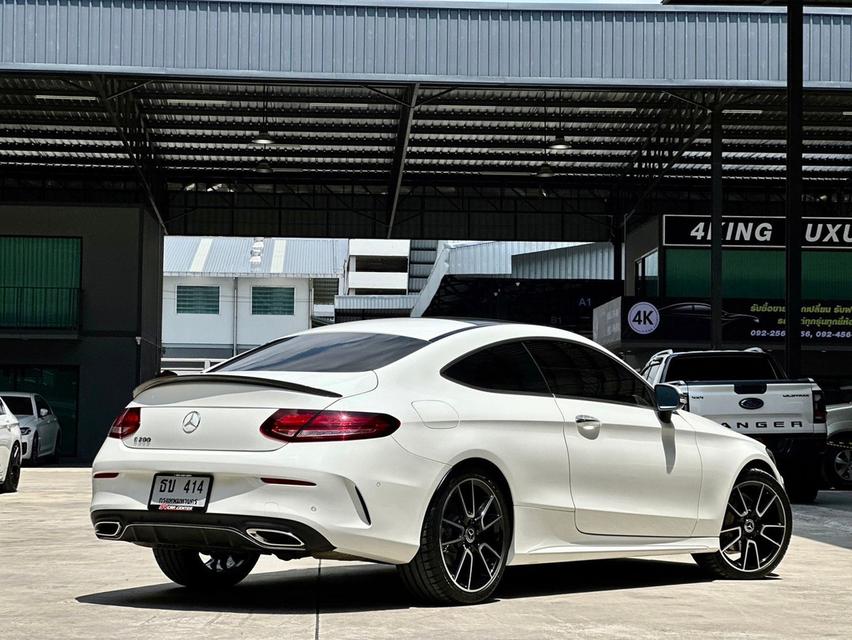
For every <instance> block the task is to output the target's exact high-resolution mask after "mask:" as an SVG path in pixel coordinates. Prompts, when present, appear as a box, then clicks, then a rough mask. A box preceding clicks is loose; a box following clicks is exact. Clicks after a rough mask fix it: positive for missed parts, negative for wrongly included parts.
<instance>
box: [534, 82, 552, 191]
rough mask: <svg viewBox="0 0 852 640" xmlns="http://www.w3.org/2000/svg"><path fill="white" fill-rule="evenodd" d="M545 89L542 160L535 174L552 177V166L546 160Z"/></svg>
mask: <svg viewBox="0 0 852 640" xmlns="http://www.w3.org/2000/svg"><path fill="white" fill-rule="evenodd" d="M547 122H548V120H547V91H545V92H544V134H543V135H542V143H543V145H542V146H543V148H544V162H542V163H541V166H540V167H539V168H538V171H537V172H536V174H535V175H536V176H537V177H539V178H552V177H553V175H554V172H553V167H551V166H550V165H549V164H548V162H547V149H548V144H547Z"/></svg>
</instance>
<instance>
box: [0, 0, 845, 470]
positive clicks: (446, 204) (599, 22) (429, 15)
mask: <svg viewBox="0 0 852 640" xmlns="http://www.w3.org/2000/svg"><path fill="white" fill-rule="evenodd" d="M803 35H804V38H805V42H806V48H805V50H806V63H805V65H804V74H805V75H804V86H805V102H804V140H803V144H804V147H803V157H804V164H803V167H802V169H803V176H804V194H805V199H806V215H807V216H809V217H813V218H815V219H819V220H822V224H823V225H826V224H830V225H834V224H837V223H838V221H837V220H835V219H838V218H843V217H846V216H849V206H850V186H852V185H850V181H849V175H850V170H851V169H852V116H850V114H852V11H850V10H849V9H844V8H834V7H819V8H813V9H809V10H807V11H806V13H805V21H804V30H803ZM785 44H786V14H785V11H784V9H783V8H778V7H763V6H760V7H757V6H752V7H737V6H727V7H719V6H703V7H693V6H681V5H664V6H650V5H645V6H635V7H629V8H625V7H622V6H618V5H613V6H607V5H601V6H599V7H595V6H590V5H571V4H559V3H557V2H554V3H535V4H528V3H519V4H517V5H514V4H512V3H505V2H503V3H493V4H492V3H488V2H477V3H465V2H452V1H444V0H437V1H430V2H426V1H425V0H346V1H344V2H338V3H335V4H334V5H330V4H323V3H321V2H313V1H305V2H266V1H264V0H244V1H234V2H207V3H169V2H145V1H143V0H121V1H119V0H99V1H98V2H97V3H95V4H92V3H91V2H88V1H87V0H0V70H2V77H1V78H0V107H2V109H0V165H2V171H0V203H2V204H0V236H2V237H3V238H4V239H6V240H4V242H5V244H0V261H3V262H2V263H3V264H4V265H5V264H14V265H16V266H15V267H14V269H15V271H14V272H9V271H7V270H6V268H4V269H3V270H2V272H3V273H2V277H3V278H4V280H3V285H2V286H3V287H6V288H8V289H9V291H6V292H4V293H3V298H2V300H3V305H4V307H3V313H2V315H1V316H0V325H2V326H0V331H1V332H2V336H0V370H2V371H3V372H5V373H3V376H5V378H4V380H7V381H8V382H6V384H7V385H17V386H20V387H29V388H39V389H44V388H47V387H48V386H49V385H51V384H53V385H54V387H55V388H57V389H58V388H59V387H64V388H65V391H62V392H61V397H62V398H68V399H69V400H68V402H69V403H70V404H69V406H70V407H72V409H69V412H68V415H72V414H73V415H74V416H76V438H75V439H74V444H73V445H71V444H67V445H66V453H67V454H68V455H69V456H74V457H78V458H80V459H83V460H85V459H90V458H91V457H92V456H93V455H94V453H95V451H96V450H97V446H98V444H99V442H100V441H101V440H102V438H103V437H104V434H105V432H106V429H107V428H108V426H109V423H110V421H111V420H112V417H113V416H114V415H115V414H116V412H117V411H118V410H119V409H120V408H121V407H122V406H123V405H124V404H125V403H126V401H127V400H128V399H129V397H130V392H131V389H132V388H133V386H134V385H135V384H136V382H138V381H139V380H142V379H145V378H147V377H150V376H151V375H153V374H154V373H155V372H156V371H157V370H158V369H159V365H160V363H159V357H160V354H161V350H162V348H163V341H162V336H161V327H160V317H161V305H162V292H161V285H162V279H161V275H160V274H161V267H162V242H163V240H162V239H163V236H165V235H196V236H232V237H248V238H255V237H276V238H277V237H301V238H366V239H370V238H390V239H395V240H411V241H415V240H416V241H424V242H434V241H435V240H436V239H441V238H444V239H446V238H452V239H456V240H509V241H542V242H570V243H575V242H590V243H607V244H609V245H610V246H611V247H612V253H611V255H612V273H613V274H614V276H615V279H616V281H618V282H619V284H618V286H621V283H620V280H621V275H622V274H623V275H624V281H625V286H624V288H621V289H620V291H623V292H624V293H625V294H628V295H632V294H635V293H636V284H637V276H636V273H637V270H639V272H640V275H639V279H638V284H639V286H640V287H644V288H645V289H644V291H649V290H650V291H652V292H653V287H654V286H656V287H658V288H657V291H656V294H655V295H656V296H663V297H670V296H677V295H681V293H682V292H683V291H684V286H686V287H687V291H688V293H689V295H690V297H693V296H698V297H703V296H699V293H700V292H703V291H705V290H706V289H705V284H704V282H705V280H704V278H705V275H704V274H705V273H706V271H703V270H702V269H703V267H702V266H701V265H702V264H704V262H703V261H704V258H703V257H697V256H698V253H694V254H689V253H684V252H689V251H695V252H699V251H705V252H706V248H705V247H703V246H694V245H691V246H671V245H669V244H668V238H669V237H668V235H667V236H666V238H665V239H664V238H663V236H662V231H661V225H662V224H663V222H662V216H666V215H669V216H707V215H709V213H710V212H711V210H712V209H713V207H714V203H715V205H716V206H717V207H718V206H721V207H722V208H723V210H724V212H725V214H726V215H728V216H734V217H737V216H761V217H771V216H776V215H783V210H784V207H783V205H784V200H785V178H786V169H785V162H786V135H787V134H786V106H787V102H786V93H785V91H786V67H785V56H786V51H785ZM714 160H715V161H716V162H715V165H716V166H717V167H721V181H720V182H717V181H713V180H712V177H713V174H714V172H713V170H712V167H713V165H714V162H713V161H714ZM720 184H721V186H722V187H723V188H722V189H714V188H713V187H714V186H716V187H718V186H719V185H720ZM714 193H715V196H714ZM826 218H828V219H830V220H829V221H826V220H825V219H826ZM678 220H679V219H677V218H675V219H673V220H672V221H670V224H675V225H677V224H678ZM734 222H735V223H739V222H745V223H747V222H749V221H748V220H742V219H737V220H735V221H734ZM678 228H679V229H681V227H678ZM693 228H694V227H693ZM693 228H689V229H687V232H686V235H687V236H690V232H691V231H692V230H693ZM825 228H826V227H825V226H823V230H825ZM833 228H834V227H832V229H833ZM839 237H840V238H845V236H843V234H842V232H841V233H840V235H839ZM63 239H66V240H67V241H68V242H67V243H65V244H62V242H61V241H63ZM43 240H44V241H47V240H49V241H50V242H53V243H56V244H54V245H53V246H52V247H51V249H50V250H49V251H43V250H42V249H39V248H38V247H37V245H38V243H39V242H42V241H43ZM696 240H697V239H696ZM826 241H828V242H831V238H825V237H823V238H822V240H821V242H826ZM689 242H692V241H691V240H690V241H689ZM28 243H33V244H30V246H29V247H27V246H25V245H27V244H28ZM60 244H62V246H61V247H60V246H59V245H60ZM678 244H685V243H682V242H680V243H678ZM847 244H848V242H846V241H845V240H844V242H843V243H842V246H832V247H831V248H830V249H829V248H825V246H824V245H823V246H821V247H814V248H813V249H811V248H808V249H807V250H806V251H814V252H816V253H815V257H813V258H806V264H807V265H808V267H807V268H808V272H809V274H810V275H808V276H807V277H808V278H812V279H815V284H813V285H808V287H806V293H805V296H804V297H805V298H808V303H809V305H811V306H813V305H817V306H816V307H815V308H819V305H825V306H827V302H825V301H823V300H822V299H821V298H822V297H823V293H824V292H830V293H831V294H832V296H833V297H832V298H831V303H832V305H838V306H839V307H842V306H843V304H844V302H848V301H850V300H852V292H849V291H848V290H847V289H846V288H844V287H845V285H844V284H843V283H836V282H835V281H833V280H831V278H833V274H835V273H836V272H838V271H839V270H840V269H842V268H845V267H844V260H845V258H843V257H838V256H837V255H834V254H835V253H837V254H841V253H842V252H845V251H846V250H847V246H846V245H847ZM75 246H76V247H78V248H79V253H74V251H77V249H74V247H75ZM655 248H656V249H655ZM752 249H754V248H753V247H752V248H746V247H738V248H734V247H728V248H727V249H726V252H727V253H726V258H725V260H726V263H728V262H729V263H730V265H732V266H730V267H727V269H729V270H730V269H734V271H736V270H737V269H738V268H737V267H736V265H737V264H746V265H747V266H748V267H749V268H751V267H752V266H754V267H755V268H756V269H757V271H756V272H755V274H754V275H753V277H752V276H749V277H751V282H755V281H759V282H760V283H761V286H762V287H764V288H763V289H761V293H760V294H759V296H758V297H759V299H758V300H757V301H756V302H755V304H758V305H763V304H766V305H767V306H769V307H772V306H777V305H776V301H775V295H776V293H775V291H776V289H773V287H776V284H775V281H773V280H772V278H771V277H769V276H768V275H767V274H768V273H769V272H773V269H775V267H774V266H773V264H777V263H774V262H773V260H776V258H773V257H771V252H772V251H775V250H776V249H774V248H767V249H765V251H766V253H764V254H761V255H762V256H763V257H762V258H761V260H762V261H764V264H760V265H757V263H755V262H754V260H752V259H751V257H749V255H748V254H745V253H736V255H735V254H734V252H735V251H736V252H739V251H751V250H752ZM655 250H656V251H657V253H656V256H655V255H654V251H655ZM829 251H830V252H831V255H829V253H828V252H829ZM413 252H414V247H413V246H412V247H410V254H409V270H410V271H409V285H408V287H407V292H406V293H399V292H397V293H393V294H377V297H380V296H381V295H388V296H392V297H393V298H394V299H388V300H387V301H386V305H387V306H388V307H389V308H390V307H393V306H394V305H399V304H400V301H399V300H398V298H399V296H416V295H418V293H410V292H411V291H416V292H419V291H420V290H421V289H422V288H423V287H424V286H425V283H424V282H423V279H425V278H427V277H428V274H424V273H423V271H425V267H423V265H421V267H420V269H421V270H420V271H418V273H417V274H416V275H415V273H414V271H413V268H414V264H413V261H412V260H411V255H413ZM55 255H65V256H66V258H64V259H66V260H67V263H66V264H64V266H62V267H61V268H60V267H58V266H56V265H53V266H52V264H51V261H53V260H54V257H53V256H55ZM843 255H845V254H843ZM69 256H70V257H69ZM689 256H695V257H696V258H695V259H694V260H691V259H690V257H689ZM820 256H823V257H820ZM7 261H10V262H7ZM737 261H743V262H742V263H738V262H737ZM75 266H78V267H79V268H77V269H74V267H75ZM758 266H759V269H758ZM655 270H656V276H655ZM740 270H741V269H740ZM430 271H431V270H430ZM758 271H759V273H758ZM9 273H12V275H7V274H9ZM41 273H44V274H50V273H53V274H54V275H55V276H56V277H54V276H53V275H51V276H50V277H48V276H47V275H45V276H44V277H43V278H41V277H39V278H36V277H30V275H31V274H41ZM60 273H61V274H62V275H61V277H60V275H59V274H60ZM75 273H77V274H79V278H78V279H75V276H74V274H75ZM28 274H30V275H28ZM739 275H741V274H739ZM739 275H738V277H739ZM655 277H656V278H657V280H656V281H655V280H654V278H655ZM684 277H685V278H686V279H687V280H686V283H685V285H684V281H683V278H684ZM826 278H828V279H826ZM692 279H695V282H694V283H693V281H692ZM414 280H417V282H416V283H413V282H412V281H414ZM744 282H745V281H744ZM412 284H414V286H412ZM693 285H694V286H693ZM725 286H726V287H727V288H728V292H729V293H728V295H729V296H734V295H740V294H739V293H737V287H738V286H740V285H739V284H737V283H736V282H734V281H732V280H731V279H730V277H729V278H728V284H726V285H725ZM743 286H745V285H743ZM749 286H750V285H749ZM55 288H58V289H62V290H65V293H56V294H48V293H47V292H46V290H51V289H55ZM649 288H650V289H649ZM749 291H750V290H749ZM75 292H76V293H75ZM642 295H645V294H642ZM749 295H751V293H749ZM47 296H53V297H52V298H49V297H47ZM75 296H76V300H78V301H79V302H78V303H76V304H77V305H78V306H77V307H76V308H77V309H78V311H77V312H76V318H75V316H74V315H73V312H71V311H68V312H67V313H60V311H59V310H60V308H61V307H62V306H63V305H65V306H69V305H70V307H74V304H75V303H74V300H75ZM818 298H819V299H818ZM404 304H409V302H407V301H406V302H405V303H404ZM410 304H411V306H410V307H408V313H410V312H411V309H412V308H413V305H414V302H413V301H412V302H410ZM728 306H729V305H728V304H727V303H726V304H725V307H726V309H725V310H726V311H728V310H729V309H728V308H727V307H728ZM397 308H398V307H397ZM832 308H834V307H832ZM628 311H629V309H628ZM731 312H732V313H733V312H734V311H733V307H731ZM356 313H357V310H356ZM755 313H756V312H755ZM752 315H753V314H752ZM840 315H843V314H842V313H841V314H840ZM845 340H846V338H836V337H832V338H831V339H830V340H829V341H828V342H826V341H825V340H824V336H822V335H820V336H819V337H818V338H815V339H814V340H813V341H812V342H808V343H806V345H805V346H806V348H807V349H810V350H812V352H814V353H819V352H820V351H821V350H828V351H830V352H831V354H835V353H839V352H841V351H845V350H847V349H849V346H850V344H852V343H847V342H845ZM837 366H838V367H842V369H838V371H842V372H848V373H849V374H850V375H852V370H850V367H849V366H848V365H847V364H845V362H839V363H838V364H837ZM32 367H36V368H41V369H39V372H34V371H32V370H31V368H32ZM48 369H49V371H48ZM69 372H71V373H69ZM60 373H61V374H62V376H66V377H67V376H70V377H71V378H73V379H75V380H76V382H74V383H70V382H69V383H65V382H60V379H61V376H60V375H59V374H60ZM51 381H55V382H51ZM39 385H41V386H39ZM75 393H76V396H75ZM57 394H59V392H58V391H57ZM45 395H46V396H47V397H49V398H50V394H45ZM57 397H58V396H57ZM72 397H75V399H74V400H73V401H72V400H71V398H72ZM69 419H70V418H69Z"/></svg>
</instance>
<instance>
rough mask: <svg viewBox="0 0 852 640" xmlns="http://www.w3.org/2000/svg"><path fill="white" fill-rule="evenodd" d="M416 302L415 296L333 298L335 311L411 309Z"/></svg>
mask: <svg viewBox="0 0 852 640" xmlns="http://www.w3.org/2000/svg"><path fill="white" fill-rule="evenodd" d="M416 301H417V294H404V295H377V296H335V297H334V308H335V309H351V310H360V309H369V310H377V311H378V310H380V311H393V310H399V309H411V308H412V307H413V306H414V303H415V302H416Z"/></svg>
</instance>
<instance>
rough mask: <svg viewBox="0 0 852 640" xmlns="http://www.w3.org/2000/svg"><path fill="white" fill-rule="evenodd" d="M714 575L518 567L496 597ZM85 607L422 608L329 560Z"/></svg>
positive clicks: (619, 567)
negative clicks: (224, 585)
mask: <svg viewBox="0 0 852 640" xmlns="http://www.w3.org/2000/svg"><path fill="white" fill-rule="evenodd" d="M705 580H707V578H706V576H705V575H704V574H703V573H702V572H701V571H700V570H699V568H698V567H697V566H695V565H693V564H690V563H681V562H666V561H660V560H597V561H593V562H569V563H561V564H550V565H534V566H524V567H510V568H509V569H508V570H507V571H506V575H505V577H504V579H503V584H502V585H501V586H500V588H499V589H498V590H497V593H496V598H497V599H498V600H500V599H514V598H529V597H536V596H547V595H557V594H562V595H566V594H572V593H588V592H593V591H611V590H616V589H639V588H644V587H654V586H660V585H676V584H684V583H697V582H703V581H705ZM77 601H78V602H80V603H83V604H96V605H110V606H118V607H134V608H142V609H162V610H178V611H218V612H230V613H280V614H291V615H292V614H305V615H308V614H309V615H314V614H315V613H316V612H317V610H319V611H321V612H324V613H335V612H347V611H375V610H388V609H402V608H408V607H411V606H419V603H418V602H416V601H414V600H413V599H412V598H411V596H409V594H408V592H407V591H406V590H405V588H404V587H403V585H402V582H401V580H400V579H399V577H398V576H397V573H396V569H394V568H393V567H389V566H382V565H368V564H363V565H351V566H334V565H328V564H324V565H323V567H322V574H321V578H320V580H319V582H318V581H317V571H316V569H295V570H291V571H276V572H273V573H264V574H259V575H257V576H250V577H249V578H247V579H246V580H245V581H244V582H243V583H241V584H240V585H238V586H236V587H234V588H233V589H230V590H227V591H218V592H209V593H197V592H192V591H188V590H186V589H183V588H181V587H177V586H175V585H173V584H171V583H168V584H158V585H151V586H145V587H135V588H131V589H119V590H116V591H104V592H101V593H93V594H89V595H84V596H79V597H78V598H77Z"/></svg>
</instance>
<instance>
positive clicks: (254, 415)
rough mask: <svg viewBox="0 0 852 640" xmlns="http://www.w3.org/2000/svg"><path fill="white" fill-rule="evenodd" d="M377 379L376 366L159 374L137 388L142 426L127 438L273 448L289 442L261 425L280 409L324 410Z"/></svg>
mask: <svg viewBox="0 0 852 640" xmlns="http://www.w3.org/2000/svg"><path fill="white" fill-rule="evenodd" d="M376 384H377V379H376V375H375V373H373V372H372V371H367V372H359V373H297V372H286V373H280V372H251V374H242V373H232V374H227V375H226V374H216V373H209V374H200V375H187V376H172V377H165V378H155V379H154V380H150V381H148V382H146V383H144V384H142V385H140V386H139V387H137V389H136V391H135V392H134V396H135V397H134V401H133V403H132V405H131V406H136V407H139V408H140V410H141V419H140V426H139V429H138V430H137V431H136V432H135V433H134V434H133V435H131V436H129V437H127V438H125V439H124V443H125V445H126V446H128V447H131V448H134V449H191V450H199V451H271V450H273V449H279V448H281V447H282V446H284V445H285V443H284V442H281V441H278V440H272V439H270V438H267V437H266V436H264V435H263V434H261V433H260V425H261V424H263V422H264V421H265V420H266V419H267V418H268V417H269V416H271V415H272V414H273V413H275V412H276V411H277V410H278V409H308V410H316V411H321V410H323V409H325V408H327V407H329V406H330V405H332V404H333V403H334V402H336V401H337V400H338V399H340V398H342V397H346V396H351V395H356V394H359V393H365V392H367V391H370V390H372V389H374V388H375V387H376Z"/></svg>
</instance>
